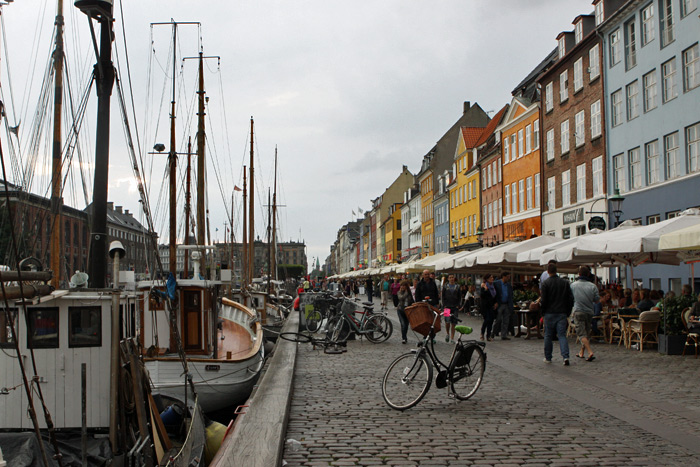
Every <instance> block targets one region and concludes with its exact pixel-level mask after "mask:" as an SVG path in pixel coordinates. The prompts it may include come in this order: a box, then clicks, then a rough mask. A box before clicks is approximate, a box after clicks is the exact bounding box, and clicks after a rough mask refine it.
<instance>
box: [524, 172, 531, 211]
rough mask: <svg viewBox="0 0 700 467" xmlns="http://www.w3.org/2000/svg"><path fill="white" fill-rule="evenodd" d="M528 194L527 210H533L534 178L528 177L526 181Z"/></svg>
mask: <svg viewBox="0 0 700 467" xmlns="http://www.w3.org/2000/svg"><path fill="white" fill-rule="evenodd" d="M526 189H527V193H526V194H525V196H526V199H527V208H528V209H532V177H527V181H526Z"/></svg>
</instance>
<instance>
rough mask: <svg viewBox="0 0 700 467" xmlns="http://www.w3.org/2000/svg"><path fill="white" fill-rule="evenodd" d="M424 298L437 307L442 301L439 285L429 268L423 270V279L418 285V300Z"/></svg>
mask: <svg viewBox="0 0 700 467" xmlns="http://www.w3.org/2000/svg"><path fill="white" fill-rule="evenodd" d="M423 300H425V301H426V302H428V303H429V304H430V305H432V306H435V307H436V306H438V304H439V303H440V297H439V295H438V288H437V285H435V281H434V280H433V279H432V278H431V277H430V271H428V270H427V269H426V270H425V271H423V280H421V281H420V282H418V285H416V301H417V302H419V301H423Z"/></svg>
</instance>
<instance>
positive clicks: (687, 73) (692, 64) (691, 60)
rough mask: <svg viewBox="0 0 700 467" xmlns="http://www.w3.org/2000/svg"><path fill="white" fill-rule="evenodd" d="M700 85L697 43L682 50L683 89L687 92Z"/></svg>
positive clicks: (699, 62)
mask: <svg viewBox="0 0 700 467" xmlns="http://www.w3.org/2000/svg"><path fill="white" fill-rule="evenodd" d="M698 85H700V60H698V44H695V45H694V46H692V47H690V48H689V49H685V50H684V51H683V91H685V92H688V91H690V90H691V89H695V88H697V87H698Z"/></svg>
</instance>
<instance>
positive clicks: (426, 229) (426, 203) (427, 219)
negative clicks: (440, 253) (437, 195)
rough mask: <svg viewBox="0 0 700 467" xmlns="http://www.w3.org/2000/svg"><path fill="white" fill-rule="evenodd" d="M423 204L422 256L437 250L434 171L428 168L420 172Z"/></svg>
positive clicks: (419, 180)
mask: <svg viewBox="0 0 700 467" xmlns="http://www.w3.org/2000/svg"><path fill="white" fill-rule="evenodd" d="M418 183H419V184H420V206H421V212H420V215H421V217H420V218H421V235H422V242H421V258H425V257H426V256H429V255H432V254H433V253H434V252H435V232H434V229H433V171H432V169H427V170H425V171H424V172H422V173H421V174H419V178H418Z"/></svg>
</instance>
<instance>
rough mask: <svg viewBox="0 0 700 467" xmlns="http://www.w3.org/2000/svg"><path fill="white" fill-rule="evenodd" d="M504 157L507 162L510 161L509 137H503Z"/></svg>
mask: <svg viewBox="0 0 700 467" xmlns="http://www.w3.org/2000/svg"><path fill="white" fill-rule="evenodd" d="M503 157H504V158H505V163H508V161H510V143H509V140H508V138H504V139H503Z"/></svg>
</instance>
